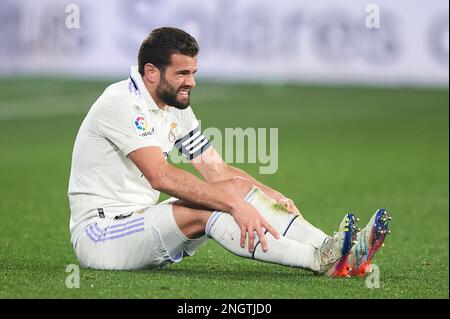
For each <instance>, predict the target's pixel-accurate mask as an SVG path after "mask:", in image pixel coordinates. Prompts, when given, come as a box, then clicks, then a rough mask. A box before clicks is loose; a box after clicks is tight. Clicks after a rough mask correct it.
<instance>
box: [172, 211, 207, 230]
mask: <svg viewBox="0 0 450 319" xmlns="http://www.w3.org/2000/svg"><path fill="white" fill-rule="evenodd" d="M210 215H211V212H208V211H201V210H197V209H192V208H188V207H184V206H179V205H174V206H173V216H174V218H175V222H176V223H177V225H178V227H179V228H180V230H181V232H182V233H183V234H184V235H185V236H186V237H188V238H196V237H198V236H201V235H203V234H204V230H205V227H206V224H207V223H208V218H209V216H210Z"/></svg>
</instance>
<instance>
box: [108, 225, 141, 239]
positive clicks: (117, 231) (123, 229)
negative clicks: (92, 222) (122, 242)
mask: <svg viewBox="0 0 450 319" xmlns="http://www.w3.org/2000/svg"><path fill="white" fill-rule="evenodd" d="M140 226H144V222H142V223H138V224H133V225H130V226H127V227H124V228H119V229H115V230H110V231H107V232H106V233H105V236H106V235H110V234H117V233H121V232H124V231H126V230H129V229H131V228H136V227H140Z"/></svg>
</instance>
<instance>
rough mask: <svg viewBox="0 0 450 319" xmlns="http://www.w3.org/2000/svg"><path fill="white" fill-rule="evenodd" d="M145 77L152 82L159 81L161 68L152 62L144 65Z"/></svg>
mask: <svg viewBox="0 0 450 319" xmlns="http://www.w3.org/2000/svg"><path fill="white" fill-rule="evenodd" d="M144 77H145V78H146V80H147V81H149V82H150V83H156V82H158V81H159V70H158V68H157V67H156V66H154V65H153V64H151V63H147V64H145V65H144Z"/></svg>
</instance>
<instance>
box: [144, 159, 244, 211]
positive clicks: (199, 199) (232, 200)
mask: <svg viewBox="0 0 450 319" xmlns="http://www.w3.org/2000/svg"><path fill="white" fill-rule="evenodd" d="M152 186H153V188H155V189H157V190H159V191H161V192H163V193H166V194H168V195H170V196H173V197H176V198H178V199H182V200H185V201H188V202H191V203H194V204H197V205H200V206H203V207H206V208H209V209H211V210H219V211H224V212H228V213H231V214H233V212H234V211H235V210H236V209H237V206H238V205H239V202H240V201H242V200H241V199H240V198H239V197H238V196H235V195H234V194H232V193H230V192H226V191H224V189H223V188H221V187H220V186H219V185H214V184H208V183H206V182H204V181H202V180H201V179H199V178H197V177H196V176H194V175H192V174H191V173H189V172H186V171H184V170H181V169H178V168H176V167H173V166H171V165H167V167H166V168H165V169H164V171H163V175H162V176H160V177H159V178H158V181H157V182H156V183H153V184H152Z"/></svg>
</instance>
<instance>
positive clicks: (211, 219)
mask: <svg viewBox="0 0 450 319" xmlns="http://www.w3.org/2000/svg"><path fill="white" fill-rule="evenodd" d="M220 215H222V213H221V212H218V211H215V212H214V213H212V214H211V216H209V219H208V222H207V223H206V227H205V235H206V236H208V237H209V238H211V235H210V232H211V227H212V226H213V225H214V223H215V222H216V220H217V218H219V216H220Z"/></svg>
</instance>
